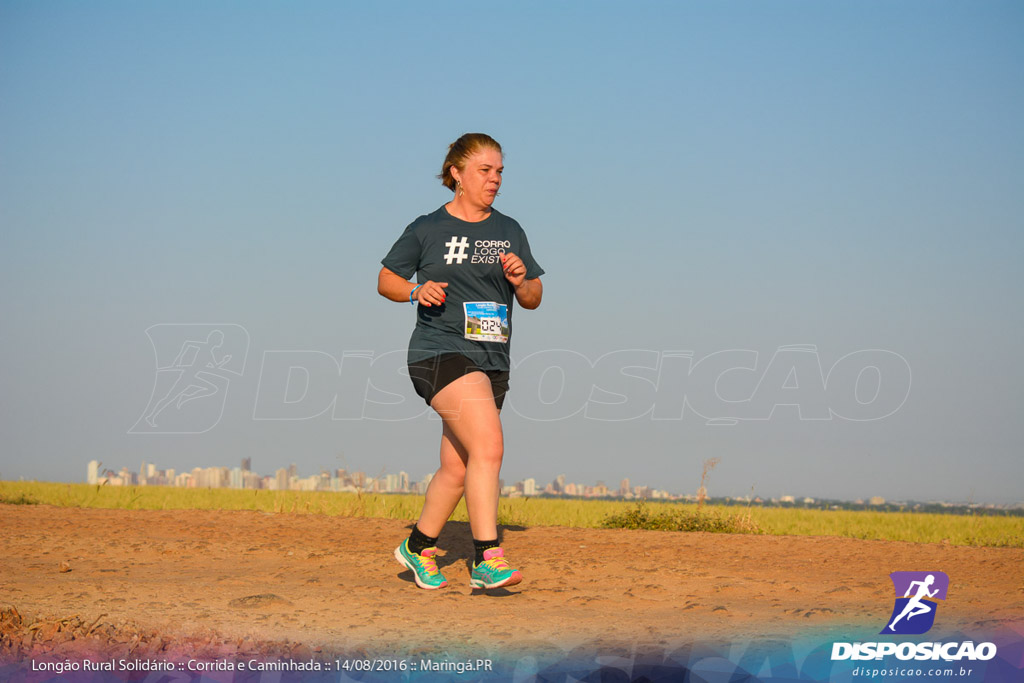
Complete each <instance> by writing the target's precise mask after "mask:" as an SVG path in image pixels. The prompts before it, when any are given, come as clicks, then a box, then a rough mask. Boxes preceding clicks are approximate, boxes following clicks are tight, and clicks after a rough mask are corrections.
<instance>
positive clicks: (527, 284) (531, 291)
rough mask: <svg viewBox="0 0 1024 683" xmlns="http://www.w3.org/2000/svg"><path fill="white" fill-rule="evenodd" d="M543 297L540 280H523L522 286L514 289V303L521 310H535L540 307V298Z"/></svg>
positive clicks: (542, 287) (542, 286)
mask: <svg viewBox="0 0 1024 683" xmlns="http://www.w3.org/2000/svg"><path fill="white" fill-rule="evenodd" d="M542 296H544V285H542V284H541V283H540V278H539V277H536V278H534V279H532V280H523V284H521V285H519V286H518V287H516V301H518V302H519V305H520V306H522V307H523V308H537V307H538V306H540V300H541V297H542Z"/></svg>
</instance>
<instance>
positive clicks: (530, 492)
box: [523, 477, 537, 496]
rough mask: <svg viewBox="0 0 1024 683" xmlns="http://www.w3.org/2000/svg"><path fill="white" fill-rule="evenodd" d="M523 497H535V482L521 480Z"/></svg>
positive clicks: (534, 480) (531, 479) (532, 480)
mask: <svg viewBox="0 0 1024 683" xmlns="http://www.w3.org/2000/svg"><path fill="white" fill-rule="evenodd" d="M523 495H524V496H535V495H537V480H536V479H533V478H532V477H531V478H530V479H523Z"/></svg>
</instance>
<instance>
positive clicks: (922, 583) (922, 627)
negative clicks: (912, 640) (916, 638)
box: [880, 572, 949, 635]
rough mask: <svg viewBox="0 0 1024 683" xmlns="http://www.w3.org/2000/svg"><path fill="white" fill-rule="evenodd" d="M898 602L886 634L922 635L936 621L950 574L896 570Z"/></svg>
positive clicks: (895, 581)
mask: <svg viewBox="0 0 1024 683" xmlns="http://www.w3.org/2000/svg"><path fill="white" fill-rule="evenodd" d="M889 578H891V579H892V584H893V587H894V588H895V589H896V604H895V605H894V606H893V608H892V616H891V617H889V622H888V624H887V625H886V627H885V628H884V629H882V630H881V631H880V633H882V634H892V633H898V634H901V635H920V634H922V633H927V632H928V630H929V629H930V628H931V627H932V625H933V624H934V623H935V612H936V610H937V609H938V606H939V604H938V602H937V601H938V600H945V599H946V592H947V591H948V590H949V577H948V576H946V574H945V572H893V573H892V574H889Z"/></svg>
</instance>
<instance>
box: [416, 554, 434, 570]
mask: <svg viewBox="0 0 1024 683" xmlns="http://www.w3.org/2000/svg"><path fill="white" fill-rule="evenodd" d="M413 557H415V558H416V561H417V562H419V565H420V566H421V567H423V569H425V570H426V571H427V573H428V574H437V572H438V569H437V562H435V561H434V558H433V557H429V556H427V555H413Z"/></svg>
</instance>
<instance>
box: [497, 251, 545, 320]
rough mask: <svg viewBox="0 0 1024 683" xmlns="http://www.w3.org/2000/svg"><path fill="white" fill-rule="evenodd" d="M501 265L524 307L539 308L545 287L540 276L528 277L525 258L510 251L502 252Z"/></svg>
mask: <svg viewBox="0 0 1024 683" xmlns="http://www.w3.org/2000/svg"><path fill="white" fill-rule="evenodd" d="M501 267H502V270H503V271H504V272H505V279H506V280H508V281H509V283H510V284H511V285H512V286H513V287H514V288H515V291H516V301H518V302H519V305H520V306H522V307H523V308H537V307H538V306H540V299H541V297H542V296H543V295H544V287H543V285H541V283H540V278H539V277H535V278H533V279H532V280H527V279H526V264H524V263H523V259H521V258H519V257H518V256H516V255H515V254H513V253H511V252H509V253H507V254H502V256H501Z"/></svg>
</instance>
